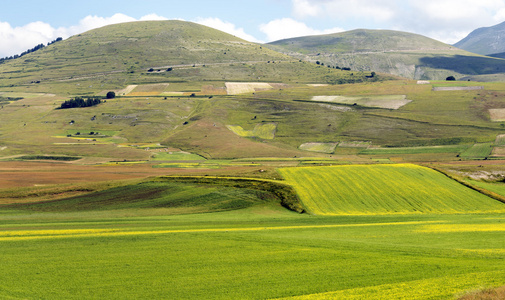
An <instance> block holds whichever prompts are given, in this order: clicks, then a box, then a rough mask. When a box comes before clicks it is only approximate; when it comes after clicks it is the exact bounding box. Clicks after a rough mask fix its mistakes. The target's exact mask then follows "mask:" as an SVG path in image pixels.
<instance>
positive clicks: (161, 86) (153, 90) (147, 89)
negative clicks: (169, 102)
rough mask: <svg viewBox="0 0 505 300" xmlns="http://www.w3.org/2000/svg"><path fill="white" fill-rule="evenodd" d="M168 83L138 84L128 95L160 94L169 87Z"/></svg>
mask: <svg viewBox="0 0 505 300" xmlns="http://www.w3.org/2000/svg"><path fill="white" fill-rule="evenodd" d="M168 85H169V84H168V83H158V84H143V85H138V86H137V87H136V88H135V89H134V90H132V91H131V92H130V93H128V96H141V97H142V96H159V95H160V94H161V93H163V92H164V91H165V90H166V89H167V87H168Z"/></svg>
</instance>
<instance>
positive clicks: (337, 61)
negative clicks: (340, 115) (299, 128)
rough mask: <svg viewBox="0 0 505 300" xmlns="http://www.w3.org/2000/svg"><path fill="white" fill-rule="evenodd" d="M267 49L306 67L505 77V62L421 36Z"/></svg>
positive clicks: (319, 40) (356, 35)
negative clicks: (308, 64) (310, 63)
mask: <svg viewBox="0 0 505 300" xmlns="http://www.w3.org/2000/svg"><path fill="white" fill-rule="evenodd" d="M268 45H269V47H270V48H271V49H273V50H277V51H279V52H282V53H285V54H289V55H292V56H295V57H297V58H300V59H304V60H308V61H313V62H315V61H320V62H322V63H324V64H326V65H330V66H339V67H349V68H351V69H353V70H358V71H378V72H383V73H389V74H393V75H398V76H402V77H406V78H411V79H427V80H430V79H431V80H433V79H445V78H446V77H448V76H450V75H456V77H463V76H465V75H481V74H488V73H489V72H496V73H498V72H505V61H500V60H493V59H491V58H486V57H482V56H479V55H476V54H474V53H470V52H467V51H464V50H461V49H459V48H456V47H454V46H452V45H448V44H444V43H442V42H439V41H436V40H434V39H431V38H428V37H425V36H422V35H419V34H414V33H409V32H402V31H394V30H369V29H356V30H351V31H346V32H341V33H334V34H326V35H314V36H306V37H298V38H291V39H284V40H279V41H274V42H271V43H269V44H268ZM465 61H466V63H465ZM462 62H463V64H462ZM491 69H492V71H491Z"/></svg>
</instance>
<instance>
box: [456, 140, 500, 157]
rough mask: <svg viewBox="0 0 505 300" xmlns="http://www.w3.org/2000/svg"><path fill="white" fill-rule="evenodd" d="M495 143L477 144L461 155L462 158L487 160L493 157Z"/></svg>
mask: <svg viewBox="0 0 505 300" xmlns="http://www.w3.org/2000/svg"><path fill="white" fill-rule="evenodd" d="M492 150H493V143H482V144H475V145H473V146H472V147H470V148H468V149H467V150H465V151H463V152H462V153H461V154H460V157H462V158H467V159H485V158H487V157H488V156H489V155H491V151H492Z"/></svg>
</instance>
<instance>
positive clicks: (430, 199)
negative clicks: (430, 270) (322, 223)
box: [279, 164, 505, 215]
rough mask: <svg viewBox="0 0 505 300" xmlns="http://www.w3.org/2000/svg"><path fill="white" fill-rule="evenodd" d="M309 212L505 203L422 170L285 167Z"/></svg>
mask: <svg viewBox="0 0 505 300" xmlns="http://www.w3.org/2000/svg"><path fill="white" fill-rule="evenodd" d="M279 171H280V173H281V174H282V176H283V177H284V178H285V179H286V180H287V182H289V183H291V184H292V185H293V187H294V188H295V190H296V191H297V193H298V195H299V197H300V199H301V201H302V203H303V205H304V207H305V208H306V210H307V211H309V212H310V213H313V214H317V215H361V214H419V213H444V214H451V213H480V212H505V204H503V203H501V202H499V201H497V200H494V199H491V198H488V197H487V196H484V195H482V194H480V193H478V192H476V191H474V190H471V189H469V188H467V187H465V186H463V185H461V184H459V183H457V182H456V181H453V180H451V179H449V178H447V177H446V176H444V175H442V174H440V173H438V172H436V171H434V170H431V169H428V168H425V167H421V166H417V165H410V164H397V165H392V164H388V165H349V166H334V167H305V168H284V169H280V170H279Z"/></svg>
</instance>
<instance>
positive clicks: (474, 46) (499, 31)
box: [454, 22, 505, 55]
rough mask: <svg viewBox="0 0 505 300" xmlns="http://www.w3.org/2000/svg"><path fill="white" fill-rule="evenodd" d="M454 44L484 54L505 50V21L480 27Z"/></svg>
mask: <svg viewBox="0 0 505 300" xmlns="http://www.w3.org/2000/svg"><path fill="white" fill-rule="evenodd" d="M454 46H455V47H458V48H461V49H464V50H466V51H470V52H473V53H478V54H482V55H489V54H496V53H501V52H505V22H503V23H500V24H498V25H495V26H491V27H482V28H478V29H476V30H474V31H472V32H471V33H470V34H469V35H468V36H467V37H465V38H464V39H462V40H461V41H459V42H457V43H456V44H454Z"/></svg>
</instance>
